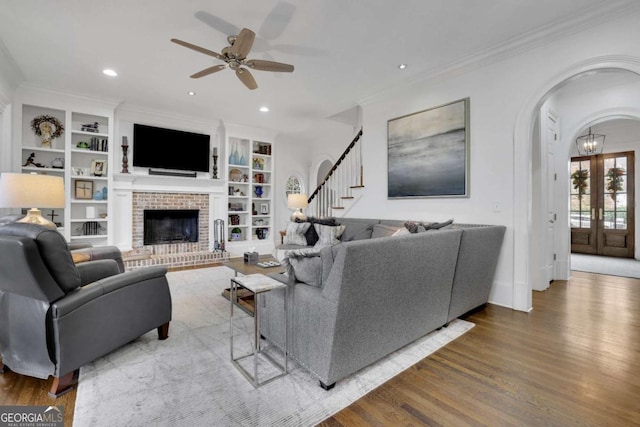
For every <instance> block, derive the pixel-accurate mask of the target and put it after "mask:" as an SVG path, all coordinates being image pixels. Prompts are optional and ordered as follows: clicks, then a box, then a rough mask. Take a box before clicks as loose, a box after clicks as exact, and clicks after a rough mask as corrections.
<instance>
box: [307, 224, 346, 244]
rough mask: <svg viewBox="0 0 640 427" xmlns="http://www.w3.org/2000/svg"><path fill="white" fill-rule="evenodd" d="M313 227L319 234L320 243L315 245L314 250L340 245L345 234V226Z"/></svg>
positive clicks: (317, 225)
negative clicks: (341, 237)
mask: <svg viewBox="0 0 640 427" xmlns="http://www.w3.org/2000/svg"><path fill="white" fill-rule="evenodd" d="M313 227H314V228H315V229H316V233H318V241H317V242H316V244H315V245H314V248H323V247H325V246H333V245H337V244H338V243H340V236H342V233H344V229H345V226H344V225H336V226H330V225H321V224H313Z"/></svg>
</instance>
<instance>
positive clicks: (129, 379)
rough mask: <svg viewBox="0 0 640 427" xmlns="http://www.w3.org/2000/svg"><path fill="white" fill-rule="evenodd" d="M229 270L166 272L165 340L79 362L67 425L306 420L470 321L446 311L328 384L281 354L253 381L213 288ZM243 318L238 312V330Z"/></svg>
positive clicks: (338, 405)
mask: <svg viewBox="0 0 640 427" xmlns="http://www.w3.org/2000/svg"><path fill="white" fill-rule="evenodd" d="M232 276H233V272H232V271H231V270H230V269H228V268H226V267H213V268H207V269H200V270H189V271H181V272H173V273H169V275H168V278H169V283H170V287H171V292H172V299H173V321H172V322H171V328H170V330H169V339H168V340H166V341H158V339H157V334H156V332H155V331H153V332H150V333H147V334H145V335H144V336H142V337H141V338H139V339H137V340H135V341H134V342H132V343H130V344H129V345H127V346H125V347H123V348H121V349H119V350H117V351H115V352H113V353H111V354H109V355H107V356H105V357H103V358H101V359H99V360H97V361H95V362H94V363H91V364H90V365H87V366H85V367H83V368H82V369H81V371H80V384H79V386H78V393H77V400H76V408H75V416H74V420H73V425H74V426H75V427H84V426H145V425H153V426H183V425H189V426H205V425H206V426H274V425H277V426H312V425H315V424H317V423H319V422H320V421H322V420H323V419H325V418H327V417H329V416H331V415H333V414H335V413H336V412H338V411H339V410H341V409H342V408H345V407H346V406H348V405H350V404H351V403H353V402H354V401H356V400H358V399H359V398H361V397H362V396H364V395H365V394H366V393H368V392H369V391H371V390H373V389H374V388H376V387H377V386H379V385H381V384H382V383H384V382H385V381H387V380H389V379H391V378H392V377H394V376H395V375H397V374H399V373H400V372H402V371H403V370H405V369H407V368H408V367H410V366H412V365H414V364H415V363H417V362H418V361H420V360H421V359H423V358H425V357H426V356H428V355H429V354H431V353H433V352H434V351H436V350H438V349H439V348H441V347H443V346H444V345H446V344H447V343H449V342H451V341H452V340H454V339H456V338H457V337H459V336H461V335H462V334H464V333H465V332H466V331H468V330H469V329H471V328H472V327H473V324H472V323H469V322H465V321H462V320H456V321H454V322H452V323H451V324H450V325H449V327H447V328H444V329H441V330H440V331H435V332H433V333H431V334H429V335H427V336H426V337H424V338H422V339H420V340H418V341H416V342H415V343H412V344H410V345H409V346H407V347H405V348H403V349H401V350H399V351H397V352H396V353H394V354H392V355H390V356H388V357H387V358H385V359H383V360H381V361H379V362H377V363H375V364H374V365H372V366H370V367H368V368H366V369H363V370H362V371H360V372H358V373H356V374H355V375H353V376H351V377H350V378H347V379H345V380H342V381H340V382H338V383H337V385H336V387H335V388H334V389H333V390H331V391H325V390H323V389H322V388H320V386H319V385H318V380H317V379H316V378H315V377H313V376H312V375H311V374H309V373H308V372H306V371H304V370H303V369H302V368H300V367H299V366H298V365H297V364H296V363H294V362H291V361H290V363H289V370H290V372H289V374H288V375H286V376H285V377H282V378H279V379H276V380H274V381H272V382H270V383H268V384H266V385H263V386H262V387H259V388H257V389H256V388H253V386H251V385H250V384H249V382H248V381H247V380H246V379H245V378H244V377H243V376H242V374H241V373H240V372H239V371H238V370H237V369H236V368H235V367H234V366H233V365H232V364H231V361H230V348H229V333H230V331H229V302H228V300H226V299H224V298H223V297H222V296H221V295H220V293H221V291H222V290H223V289H224V288H225V287H228V285H229V279H230V278H231V277H232ZM243 320H244V323H245V324H244V325H242V323H243ZM250 322H251V318H248V317H247V318H246V319H242V318H241V319H240V322H239V323H240V326H239V327H238V330H241V329H243V328H244V327H246V326H247V325H249V324H250ZM234 337H235V333H234ZM96 339H99V338H98V337H96ZM248 339H249V338H248V337H247V338H246V340H245V344H246V343H248ZM235 340H236V338H234V348H236V347H235ZM241 344H242V342H241ZM234 351H235V350H234Z"/></svg>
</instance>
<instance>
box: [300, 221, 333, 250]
mask: <svg viewBox="0 0 640 427" xmlns="http://www.w3.org/2000/svg"><path fill="white" fill-rule="evenodd" d="M296 222H308V223H309V224H311V225H313V224H321V225H331V226H334V225H339V224H338V223H337V222H336V219H335V218H333V217H330V218H316V217H313V216H310V217H307V219H306V220H305V221H301V220H299V219H297V220H296ZM304 236H305V238H306V239H307V245H308V246H314V245H315V244H316V243H317V242H318V233H316V229H315V228H314V227H309V229H308V230H307V232H306V233H305V235H304Z"/></svg>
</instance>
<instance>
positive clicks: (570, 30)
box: [359, 0, 640, 105]
mask: <svg viewBox="0 0 640 427" xmlns="http://www.w3.org/2000/svg"><path fill="white" fill-rule="evenodd" d="M639 10H640V3H639V2H636V1H634V0H619V1H612V2H607V3H605V4H598V5H595V6H592V7H591V8H588V9H585V10H584V11H583V12H582V13H580V14H579V15H576V16H573V17H571V18H569V19H562V20H558V21H556V22H552V23H550V24H547V25H544V26H542V27H539V28H536V29H535V30H532V31H529V32H527V33H524V34H522V35H520V36H517V37H513V38H511V39H509V40H508V41H505V42H501V43H498V44H495V45H493V46H491V47H490V48H487V49H485V50H482V51H479V52H477V53H474V54H472V55H469V56H466V57H464V58H461V59H459V60H457V61H453V62H450V63H449V64H446V65H444V66H442V67H438V68H435V69H432V70H426V71H425V72H422V73H419V75H417V76H415V77H413V78H409V79H408V80H407V81H405V82H403V83H401V84H399V85H395V86H393V87H387V88H385V89H383V90H381V91H378V92H376V93H375V94H373V95H371V96H368V97H366V98H364V99H362V100H361V101H360V102H359V104H360V105H367V104H371V103H374V102H376V101H379V100H381V99H385V98H388V97H389V96H390V95H392V94H393V93H395V92H397V91H398V90H400V89H402V88H408V87H411V86H413V85H415V84H418V83H424V82H428V81H431V80H438V79H445V78H450V77H452V76H457V75H462V74H466V73H468V72H470V71H473V70H476V69H479V68H482V67H484V66H486V65H489V64H493V63H495V62H499V61H503V60H505V59H508V58H511V57H514V56H517V55H519V54H521V53H522V52H525V51H528V50H531V49H534V48H536V47H539V46H542V45H544V44H548V43H549V42H551V41H555V40H558V39H561V38H564V37H567V36H570V35H574V34H578V33H581V32H583V31H586V29H590V30H591V29H593V28H594V26H599V25H602V24H604V23H607V22H610V21H612V20H615V19H618V18H620V17H623V16H626V15H628V14H631V13H636V12H637V11H639Z"/></svg>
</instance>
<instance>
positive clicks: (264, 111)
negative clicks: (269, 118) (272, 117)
mask: <svg viewBox="0 0 640 427" xmlns="http://www.w3.org/2000/svg"><path fill="white" fill-rule="evenodd" d="M260 111H262V112H263V113H268V112H269V107H260Z"/></svg>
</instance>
